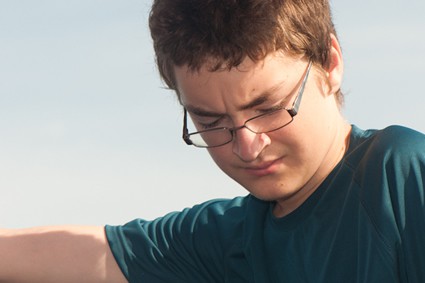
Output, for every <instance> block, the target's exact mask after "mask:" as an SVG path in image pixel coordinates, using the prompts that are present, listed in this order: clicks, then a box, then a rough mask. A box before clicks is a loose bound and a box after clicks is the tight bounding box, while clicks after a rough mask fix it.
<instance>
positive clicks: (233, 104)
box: [175, 53, 346, 209]
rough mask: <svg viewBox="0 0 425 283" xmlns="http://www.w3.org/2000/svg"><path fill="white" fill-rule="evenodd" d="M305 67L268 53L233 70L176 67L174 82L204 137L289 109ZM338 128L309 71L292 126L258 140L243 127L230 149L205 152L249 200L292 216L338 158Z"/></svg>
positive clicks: (332, 103)
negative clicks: (275, 206) (277, 205)
mask: <svg viewBox="0 0 425 283" xmlns="http://www.w3.org/2000/svg"><path fill="white" fill-rule="evenodd" d="M307 66H308V62H307V61H305V60H303V59H300V58H293V57H289V56H285V55H283V54H282V53H273V54H270V55H268V56H267V57H266V58H265V59H264V60H262V61H260V62H256V63H255V62H253V61H251V60H249V59H246V60H245V61H244V62H243V63H242V64H241V65H240V66H239V67H238V68H232V69H231V70H230V71H229V70H222V71H216V72H210V71H208V69H207V68H202V69H201V70H200V71H199V72H191V71H190V70H188V68H187V67H176V68H175V76H176V81H177V87H178V92H179V93H180V95H181V101H182V104H183V106H184V107H186V109H187V110H188V113H189V114H190V116H191V118H192V120H193V121H194V124H195V125H196V126H197V130H204V129H205V128H203V127H204V126H203V125H206V126H205V127H236V126H240V125H243V124H244V122H245V121H246V120H247V119H249V118H252V117H254V116H257V115H259V114H262V113H264V112H265V111H267V110H269V109H273V107H277V106H279V105H281V104H283V105H284V106H285V108H290V107H291V106H292V103H293V101H294V99H295V97H296V95H297V93H298V90H299V87H300V85H301V81H302V78H303V76H304V75H305V72H306V68H307ZM195 112H196V113H198V114H195ZM199 113H210V114H211V113H216V115H215V116H211V115H208V116H207V115H201V114H199ZM342 121H343V119H342V117H341V116H340V112H339V108H338V104H337V102H336V100H335V97H334V95H333V94H330V93H329V90H328V87H327V84H326V83H325V81H324V79H323V76H322V75H321V74H319V72H318V71H317V70H316V69H315V67H314V66H313V67H312V69H311V72H310V76H309V78H308V81H307V84H306V86H305V90H304V95H303V98H302V101H301V105H300V108H299V112H298V115H297V116H295V117H294V121H293V122H292V123H291V124H289V125H287V126H286V127H283V128H281V129H279V130H276V131H273V132H269V133H263V134H255V133H253V132H251V131H249V130H248V129H246V128H242V129H240V130H238V131H237V132H236V135H235V137H234V140H233V141H232V142H230V143H229V144H226V145H223V146H220V147H216V148H209V149H208V151H209V153H210V155H211V157H212V158H213V159H214V161H215V162H216V164H217V165H218V166H219V167H220V168H221V169H222V170H223V171H224V172H225V173H226V174H227V175H229V176H230V177H231V178H233V179H234V180H235V181H237V182H238V183H240V184H241V185H242V186H244V187H245V188H246V189H247V190H248V191H249V192H250V193H252V194H253V195H254V196H256V197H257V198H259V199H263V200H276V201H278V203H281V204H285V205H286V206H287V207H288V208H290V207H293V208H294V209H295V208H296V207H298V206H299V205H300V204H301V203H302V202H303V201H304V200H305V199H306V198H307V197H308V196H309V195H310V194H311V193H312V192H313V191H314V189H315V188H317V186H318V184H320V182H322V181H323V179H324V178H325V177H326V176H327V175H328V174H329V172H330V171H331V169H332V168H333V167H334V166H335V165H336V163H337V162H338V161H339V160H340V159H341V157H342V154H343V149H341V146H340V140H341V134H340V132H341V131H340V130H341V128H343V126H342V125H345V123H344V122H342ZM345 129H346V128H345ZM191 130H193V129H190V131H191ZM341 150H342V151H341Z"/></svg>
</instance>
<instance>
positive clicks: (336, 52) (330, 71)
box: [325, 34, 344, 94]
mask: <svg viewBox="0 0 425 283" xmlns="http://www.w3.org/2000/svg"><path fill="white" fill-rule="evenodd" d="M325 71H326V76H327V79H328V82H329V86H330V90H329V92H330V93H332V94H334V93H336V92H337V91H338V90H339V89H340V88H341V84H342V77H343V73H344V62H343V59H342V51H341V47H340V45H339V42H338V39H337V38H336V36H335V35H333V34H331V48H330V51H329V66H328V68H327V69H326V70H325Z"/></svg>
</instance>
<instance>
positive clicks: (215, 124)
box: [198, 119, 221, 130]
mask: <svg viewBox="0 0 425 283" xmlns="http://www.w3.org/2000/svg"><path fill="white" fill-rule="evenodd" d="M220 121H221V119H217V120H215V121H214V122H212V123H208V124H204V123H198V124H199V125H200V126H201V127H202V129H204V130H208V129H211V128H215V127H217V126H218V124H219V123H220Z"/></svg>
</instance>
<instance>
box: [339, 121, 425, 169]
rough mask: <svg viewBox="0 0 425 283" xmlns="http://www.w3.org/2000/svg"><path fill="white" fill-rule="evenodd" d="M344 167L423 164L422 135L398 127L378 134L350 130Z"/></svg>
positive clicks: (423, 138)
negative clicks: (399, 163) (388, 163)
mask: <svg viewBox="0 0 425 283" xmlns="http://www.w3.org/2000/svg"><path fill="white" fill-rule="evenodd" d="M351 139H352V140H351V142H350V143H352V144H350V152H349V153H348V154H347V162H348V164H351V165H354V166H355V167H357V165H359V164H363V165H367V164H368V163H371V166H375V165H376V164H377V163H380V164H381V163H382V162H384V163H387V162H390V161H395V159H396V160H397V162H402V161H403V162H409V161H412V160H418V159H419V160H421V162H425V135H424V134H422V133H420V132H418V131H415V130H413V129H410V128H406V127H402V126H389V127H387V128H385V129H381V130H366V131H363V130H360V129H358V128H357V127H355V126H353V133H352V135H351Z"/></svg>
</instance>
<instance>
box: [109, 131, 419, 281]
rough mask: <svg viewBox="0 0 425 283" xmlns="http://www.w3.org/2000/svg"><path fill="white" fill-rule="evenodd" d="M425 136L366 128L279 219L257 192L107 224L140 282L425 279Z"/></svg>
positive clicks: (131, 275) (119, 256) (117, 251)
mask: <svg viewBox="0 0 425 283" xmlns="http://www.w3.org/2000/svg"><path fill="white" fill-rule="evenodd" d="M424 183H425V135H423V134H421V133H418V132H415V131H413V130H410V129H407V128H403V127H400V126H391V127H388V128H386V129H384V130H379V131H377V130H368V131H362V130H360V129H359V128H357V127H356V126H353V128H352V132H351V139H350V146H349V149H348V150H347V153H346V154H345V156H344V158H343V159H342V160H341V162H340V163H339V164H338V165H337V166H336V167H335V169H334V170H333V171H332V172H331V174H330V175H329V176H328V177H327V178H326V179H325V181H324V182H323V183H322V184H321V185H320V186H319V188H318V189H317V190H316V191H315V192H314V193H313V194H312V195H311V196H310V197H309V198H308V199H307V200H306V201H305V202H304V203H303V204H302V205H301V206H300V207H299V208H297V209H296V210H295V211H294V212H292V213H291V214H289V215H287V216H285V217H283V218H276V217H274V216H273V214H272V210H273V205H274V204H273V203H272V202H265V201H261V200H259V199H256V198H255V197H254V196H252V195H248V196H246V197H238V198H235V199H231V200H212V201H209V202H205V203H203V204H200V205H197V206H194V207H192V208H188V209H185V210H183V211H181V212H174V213H170V214H168V215H166V216H164V217H161V218H158V219H156V220H153V221H145V220H142V219H136V220H133V221H131V222H129V223H127V224H125V225H123V226H106V227H105V229H106V235H107V237H108V241H109V244H110V247H111V249H112V252H113V254H114V256H115V258H116V260H117V262H118V264H119V266H120V267H121V269H122V271H123V273H124V275H125V276H126V277H127V279H128V281H129V282H131V283H135V282H143V283H144V282H185V283H188V282H196V283H199V282H231V283H237V282H291V283H292V282H314V283H318V282H323V283H325V282H326V283H332V282H344V283H347V282H359V283H360V282H361V283H364V282H385V283H390V282H425V190H424Z"/></svg>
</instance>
